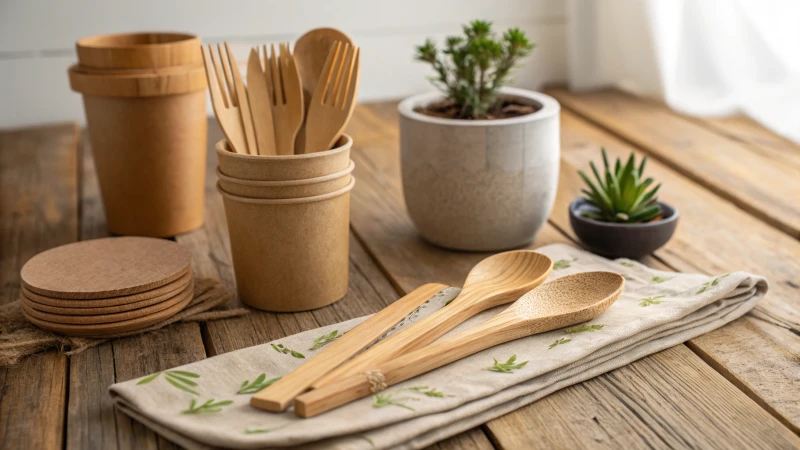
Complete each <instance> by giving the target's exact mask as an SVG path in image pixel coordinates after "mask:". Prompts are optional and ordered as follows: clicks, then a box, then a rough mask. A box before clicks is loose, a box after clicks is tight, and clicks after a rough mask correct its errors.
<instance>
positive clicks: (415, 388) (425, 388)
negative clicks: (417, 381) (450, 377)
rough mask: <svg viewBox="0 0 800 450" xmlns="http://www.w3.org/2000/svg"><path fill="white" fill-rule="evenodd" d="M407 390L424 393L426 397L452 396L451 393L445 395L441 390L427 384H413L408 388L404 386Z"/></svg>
mask: <svg viewBox="0 0 800 450" xmlns="http://www.w3.org/2000/svg"><path fill="white" fill-rule="evenodd" d="M406 389H407V390H409V391H414V392H419V393H421V394H425V395H427V396H428V397H438V398H442V397H452V395H447V394H445V393H444V392H442V391H437V390H436V388H428V386H413V387H410V388H406Z"/></svg>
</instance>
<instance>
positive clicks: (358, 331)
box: [250, 283, 447, 412]
mask: <svg viewBox="0 0 800 450" xmlns="http://www.w3.org/2000/svg"><path fill="white" fill-rule="evenodd" d="M446 287H447V286H445V285H443V284H434V283H431V284H426V285H423V286H420V287H418V288H417V289H415V290H414V291H412V292H411V293H410V294H408V295H406V296H405V297H403V298H401V299H400V300H397V301H396V302H394V303H392V304H391V305H389V306H387V307H386V308H384V309H382V310H381V311H379V312H378V313H377V314H375V315H374V316H372V317H370V318H369V319H367V320H366V321H364V322H362V323H361V324H360V325H358V326H356V327H355V328H353V329H352V330H350V331H348V332H347V333H346V334H345V335H344V336H342V337H340V338H339V339H337V340H336V341H334V342H333V343H331V344H329V345H328V346H327V347H325V350H323V351H322V352H321V353H320V354H319V355H317V356H315V357H313V358H311V359H310V360H309V361H308V362H306V363H305V364H303V365H302V366H300V367H299V368H298V369H297V370H295V371H294V372H292V373H290V374H289V375H287V376H285V377H283V378H281V379H280V380H278V381H277V382H276V383H274V384H273V385H271V386H270V387H268V388H266V389H264V390H263V391H261V392H259V393H257V394H255V395H254V396H253V397H252V398H251V399H250V405H252V406H255V407H256V408H261V409H264V410H267V411H272V412H280V411H283V410H284V409H286V408H287V407H289V405H291V404H292V402H293V401H294V398H295V397H296V396H298V395H299V394H302V393H303V392H305V391H306V390H307V389H308V387H309V386H310V385H311V383H312V382H313V381H314V380H316V379H317V378H319V377H320V376H322V375H323V374H325V373H326V372H328V371H329V370H331V369H333V368H334V367H336V366H338V365H339V364H341V363H342V362H344V361H345V360H347V358H350V357H351V356H353V355H355V354H356V353H358V352H359V351H361V350H363V349H364V348H366V347H367V346H368V345H369V344H371V343H372V342H374V341H376V340H377V339H378V338H379V337H381V336H382V335H383V334H384V333H386V332H387V331H389V329H390V328H391V327H393V326H394V325H396V324H397V323H398V322H399V321H400V320H401V319H403V318H405V317H406V316H408V315H409V314H411V312H412V311H414V310H415V309H417V308H418V307H419V306H420V305H422V304H423V303H424V302H425V301H427V300H428V299H429V298H431V297H432V296H434V295H435V294H436V293H438V292H440V291H441V290H442V289H445V288H446Z"/></svg>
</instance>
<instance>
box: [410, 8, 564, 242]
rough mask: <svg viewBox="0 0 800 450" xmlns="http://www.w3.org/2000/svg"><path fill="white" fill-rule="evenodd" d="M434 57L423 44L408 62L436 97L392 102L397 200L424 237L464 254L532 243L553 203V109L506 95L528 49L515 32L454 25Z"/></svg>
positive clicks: (532, 95) (521, 93)
mask: <svg viewBox="0 0 800 450" xmlns="http://www.w3.org/2000/svg"><path fill="white" fill-rule="evenodd" d="M463 32H464V34H463V36H452V37H449V38H447V40H446V41H445V44H444V48H442V49H439V48H438V47H437V45H436V44H435V43H434V42H433V41H432V40H430V39H429V40H427V41H426V42H425V44H423V45H421V46H419V47H417V52H416V59H417V60H419V61H422V62H424V63H426V64H430V65H431V67H432V69H433V73H434V76H433V77H432V78H431V81H432V83H433V84H434V85H435V86H436V87H438V88H439V90H440V92H432V93H428V94H422V95H416V96H413V97H410V98H407V99H406V100H404V101H403V102H401V103H400V105H399V107H398V109H399V112H400V148H401V169H402V178H403V192H404V196H405V200H406V205H407V208H408V212H409V216H410V217H411V220H412V221H413V222H414V224H415V225H416V227H417V229H418V231H419V232H420V234H421V235H422V237H423V238H424V239H426V240H427V241H429V242H432V243H434V244H437V245H440V246H443V247H447V248H452V249H458V250H472V251H490V250H502V249H507V248H513V247H519V246H522V245H525V244H527V243H529V242H531V241H532V240H533V237H534V235H535V234H536V232H537V231H538V230H539V228H541V226H542V225H543V224H544V222H545V221H546V220H547V217H548V216H549V214H550V211H551V209H552V207H553V202H554V201H555V194H556V187H557V185H558V164H559V146H560V144H559V105H558V102H556V101H555V100H554V99H553V98H552V97H549V96H547V95H544V94H541V93H538V92H533V91H529V90H525V89H515V88H510V87H507V84H508V83H509V82H510V81H511V76H512V74H513V72H514V69H515V68H516V67H518V66H519V63H520V61H521V60H522V59H523V58H525V57H527V56H528V55H529V54H530V53H531V52H532V51H533V48H534V46H533V44H532V43H531V42H530V41H529V40H528V38H527V37H526V36H525V33H524V32H522V31H521V30H519V29H517V28H512V29H509V30H507V31H506V32H505V33H503V34H502V35H500V36H498V35H497V34H495V33H494V31H493V30H492V25H491V23H489V22H485V21H480V20H476V21H473V22H472V23H470V24H469V25H466V26H464V27H463Z"/></svg>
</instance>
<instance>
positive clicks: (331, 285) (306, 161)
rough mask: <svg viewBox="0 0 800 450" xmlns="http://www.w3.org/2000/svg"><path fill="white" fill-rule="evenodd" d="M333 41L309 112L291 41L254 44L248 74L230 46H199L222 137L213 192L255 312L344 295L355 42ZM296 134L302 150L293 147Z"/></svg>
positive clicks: (245, 296)
mask: <svg viewBox="0 0 800 450" xmlns="http://www.w3.org/2000/svg"><path fill="white" fill-rule="evenodd" d="M315 32H316V30H312V32H310V33H309V35H313V33H315ZM341 35H342V36H344V34H343V33H341ZM304 38H305V36H304ZM304 38H301V40H304V41H308V39H307V38H305V39H304ZM301 47H302V46H301ZM329 47H330V48H329V49H328V51H326V52H325V53H324V54H319V53H318V52H315V53H314V54H313V55H311V59H315V58H316V59H315V63H314V67H318V68H319V69H318V70H319V71H320V73H317V74H316V77H317V78H318V79H319V80H321V81H320V82H319V83H316V86H317V87H316V88H315V89H314V90H313V91H312V92H311V98H310V99H309V100H308V105H309V108H308V109H307V108H306V104H307V102H306V100H304V93H303V86H306V85H307V84H308V83H306V81H305V80H303V79H302V78H301V76H300V73H301V71H300V70H299V68H298V63H297V61H296V55H295V54H293V53H292V51H291V49H290V46H289V44H288V43H280V44H277V45H274V44H273V45H262V46H260V47H257V48H253V49H251V50H250V52H249V55H248V59H247V64H246V73H247V78H246V80H243V79H242V77H241V74H240V72H239V64H237V61H236V59H235V58H234V55H233V52H232V50H231V47H230V46H229V45H228V44H227V43H225V44H224V45H217V46H216V48H215V47H214V46H208V47H204V48H203V49H202V50H203V51H202V55H203V60H204V62H205V68H206V75H207V77H208V87H209V91H210V93H211V100H212V104H213V108H214V113H215V116H216V117H217V121H218V122H219V124H220V126H221V128H222V130H223V132H224V134H225V137H226V139H225V140H222V141H220V142H219V143H217V145H216V152H217V161H218V167H217V176H218V179H219V181H218V184H217V189H218V190H219V191H220V193H221V194H222V197H223V202H224V205H225V215H226V218H227V221H228V231H229V235H230V240H231V253H232V260H233V266H234V273H235V276H236V284H237V290H238V294H239V297H240V299H241V300H242V301H243V302H244V303H246V304H248V305H250V306H253V307H255V308H259V309H264V310H268V311H282V312H290V311H302V310H307V309H313V308H319V307H322V306H325V305H328V304H330V303H333V302H335V301H336V300H339V299H340V298H342V297H343V296H344V295H345V293H346V292H347V281H348V267H349V264H348V257H349V216H350V190H351V189H352V188H353V186H354V184H355V179H354V178H353V177H352V175H351V173H352V171H353V167H354V166H353V162H352V161H351V160H350V148H351V146H352V139H351V138H350V137H349V136H347V135H344V134H343V131H344V128H345V126H346V125H347V121H348V120H349V118H350V116H351V114H352V111H353V108H354V106H355V97H356V93H357V85H358V73H359V49H358V48H357V47H355V46H353V45H352V44H351V43H350V42H349V38H348V42H347V43H344V44H342V43H340V42H338V41H337V42H333V43H332V45H330V46H329ZM301 59H302V61H303V63H302V65H304V69H303V71H302V73H304V74H306V73H309V71H308V70H307V66H308V61H309V55H308V54H304V55H303V57H302V58H301ZM320 59H321V61H320ZM300 130H304V131H302V133H303V134H302V136H300V133H301V131H300ZM298 140H300V141H302V142H303V143H304V144H302V145H301V147H302V150H303V151H299V152H298V151H296V150H295V149H296V147H298Z"/></svg>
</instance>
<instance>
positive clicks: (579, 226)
mask: <svg viewBox="0 0 800 450" xmlns="http://www.w3.org/2000/svg"><path fill="white" fill-rule="evenodd" d="M601 153H602V157H603V169H604V172H603V173H602V175H601V173H600V172H599V171H598V170H597V167H596V166H595V164H594V162H590V163H589V167H590V168H591V170H592V173H593V175H594V179H592V178H591V177H589V176H588V175H587V174H586V173H585V172H584V171H582V170H579V171H578V174H579V175H580V176H581V178H583V181H584V182H585V183H586V189H583V190H582V191H581V192H583V194H584V198H581V199H578V200H575V201H574V202H572V203H571V204H570V206H569V212H570V223H571V224H572V228H573V230H574V231H575V234H576V235H577V236H578V237H579V238H580V239H581V241H583V242H584V244H586V245H587V246H588V247H589V249H591V250H592V251H593V252H595V253H598V254H601V255H604V256H611V257H627V258H640V257H642V256H644V255H646V254H648V253H651V252H653V251H655V250H656V249H658V248H660V247H661V246H663V245H664V244H666V243H667V241H669V239H670V238H671V237H672V234H673V233H674V232H675V227H676V225H677V221H678V211H677V210H676V209H675V208H673V207H671V206H669V205H667V204H666V203H663V202H659V201H658V197H657V196H656V194H657V193H658V192H659V189H660V188H661V184H656V185H655V186H653V184H654V183H655V180H654V179H653V178H652V177H647V178H645V177H644V169H645V167H646V164H647V157H646V156H645V157H644V158H642V161H641V163H639V164H638V165H637V163H636V157H635V155H634V154H633V152H631V154H630V156H628V159H627V161H626V162H625V163H623V162H622V160H621V159H620V158H617V159H616V161H615V162H614V164H611V163H609V160H608V154H607V153H606V150H605V149H601Z"/></svg>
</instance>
